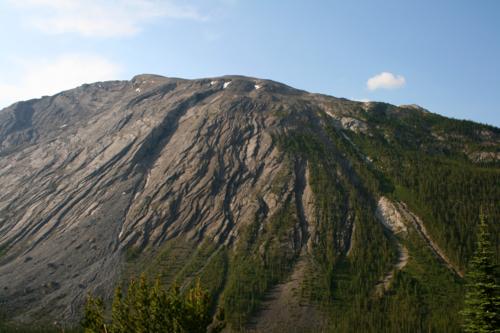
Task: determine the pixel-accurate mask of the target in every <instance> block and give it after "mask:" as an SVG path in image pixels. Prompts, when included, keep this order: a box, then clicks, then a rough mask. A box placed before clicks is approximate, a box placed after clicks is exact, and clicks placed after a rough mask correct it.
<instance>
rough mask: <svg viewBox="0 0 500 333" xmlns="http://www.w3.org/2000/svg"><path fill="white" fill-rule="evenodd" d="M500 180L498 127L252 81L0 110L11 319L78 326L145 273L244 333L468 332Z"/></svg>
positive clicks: (170, 81) (146, 87)
mask: <svg viewBox="0 0 500 333" xmlns="http://www.w3.org/2000/svg"><path fill="white" fill-rule="evenodd" d="M499 166H500V130H499V129H498V128H495V127H492V126H487V125H481V124H476V123H473V122H469V121H459V120H453V119H448V118H445V117H442V116H439V115H436V114H433V113H431V112H429V111H427V110H425V109H423V108H421V107H418V106H415V105H408V106H404V105H403V106H400V107H396V106H393V105H390V104H386V103H377V102H354V101H349V100H346V99H342V98H335V97H331V96H326V95H321V94H312V93H308V92H305V91H302V90H297V89H294V88H291V87H289V86H286V85H284V84H280V83H277V82H274V81H270V80H262V79H256V78H248V77H242V76H224V77H218V78H208V79H198V80H184V79H176V78H166V77H162V76H157V75H139V76H136V77H134V78H133V79H132V80H130V81H110V82H98V83H94V84H86V85H83V86H81V87H78V88H76V89H73V90H69V91H65V92H62V93H60V94H57V95H55V96H51V97H43V98H41V99H37V100H30V101H25V102H19V103H16V104H14V105H12V106H10V107H8V108H6V109H4V110H2V111H0V188H1V189H2V191H1V193H0V302H1V304H2V308H1V309H2V311H3V312H4V313H5V314H6V315H7V317H8V318H11V320H13V321H19V322H43V321H53V320H62V321H65V322H67V323H74V322H76V321H77V320H78V319H79V317H80V315H81V307H82V304H83V302H84V300H85V297H86V295H87V294H88V293H89V292H90V293H93V294H98V295H102V296H103V297H104V298H105V299H109V298H110V296H111V294H112V292H113V288H114V286H115V285H116V284H117V283H119V282H120V281H125V280H127V279H128V278H129V277H130V276H132V275H137V274H139V273H140V272H143V271H144V272H148V273H149V275H151V276H155V275H158V276H160V277H161V279H162V282H163V283H164V284H165V285H169V284H172V283H174V282H176V283H177V284H178V285H180V286H181V288H184V287H186V286H189V285H190V284H192V283H193V281H194V280H195V279H196V278H199V279H200V280H201V282H202V284H203V285H204V286H206V288H208V290H209V291H210V292H211V294H212V295H213V300H212V302H213V304H214V306H215V305H216V304H217V305H222V306H223V307H224V309H225V311H226V317H227V320H228V322H229V324H230V327H231V328H232V329H234V330H238V329H249V330H257V331H272V330H276V329H284V330H286V331H294V330H295V331H298V332H302V331H308V330H313V331H315V330H316V331H319V330H321V329H326V328H333V329H337V330H338V331H349V329H353V330H356V328H359V329H363V330H368V331H370V330H373V331H384V330H387V331H390V330H393V331H401V330H402V328H404V327H414V328H415V330H416V331H419V328H421V330H434V331H443V329H446V330H451V331H454V330H455V329H457V330H458V320H457V314H458V311H459V309H460V305H461V302H462V297H463V285H462V277H463V273H464V270H465V269H466V267H467V262H468V260H469V258H470V257H471V255H472V253H473V251H474V246H475V245H474V244H475V234H476V230H477V224H478V221H479V210H480V208H482V209H483V211H484V212H485V213H486V215H487V216H488V219H489V220H490V221H495V220H496V221H498V218H499V217H500V206H499V205H498V198H500V187H499V186H498V184H500V168H499ZM491 228H492V229H491V230H492V232H494V233H492V234H496V235H498V234H500V233H499V231H500V230H499V226H498V224H497V225H495V224H491ZM499 253H500V245H499V244H498V242H497V248H496V254H497V258H496V260H497V261H498V257H499V255H498V254H499ZM422 309H424V310H422ZM403 313H404V315H402V314H403Z"/></svg>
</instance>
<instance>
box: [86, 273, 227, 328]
mask: <svg viewBox="0 0 500 333" xmlns="http://www.w3.org/2000/svg"><path fill="white" fill-rule="evenodd" d="M223 316H224V314H223V311H219V312H218V316H217V320H216V323H214V324H213V325H212V323H213V317H212V313H211V311H210V297H209V295H208V294H207V293H206V291H204V290H203V289H202V288H201V285H200V283H199V281H198V282H197V283H196V284H195V285H194V287H192V288H191V289H189V290H188V291H187V292H186V293H185V295H182V294H181V292H180V291H179V289H178V288H177V287H175V286H174V287H171V288H170V289H169V290H168V291H166V290H165V289H163V288H162V286H161V282H160V280H159V279H157V280H156V281H155V283H154V284H153V283H149V282H148V281H147V279H146V277H145V275H142V276H141V278H140V280H139V281H135V280H132V281H131V282H130V283H129V287H128V290H127V293H126V295H123V293H122V290H121V287H120V286H118V287H117V288H116V290H115V295H114V298H113V305H112V313H111V319H110V320H106V318H105V309H104V303H103V302H102V300H101V299H99V298H93V297H91V296H89V297H88V300H87V303H86V305H85V310H84V318H83V320H82V326H83V328H84V330H85V333H104V332H106V333H107V332H110V333H128V332H137V333H156V332H172V333H176V332H178V333H183V332H186V333H187V332H189V333H201V332H208V331H210V332H220V331H221V330H222V329H223V328H224V322H223ZM209 327H210V329H209Z"/></svg>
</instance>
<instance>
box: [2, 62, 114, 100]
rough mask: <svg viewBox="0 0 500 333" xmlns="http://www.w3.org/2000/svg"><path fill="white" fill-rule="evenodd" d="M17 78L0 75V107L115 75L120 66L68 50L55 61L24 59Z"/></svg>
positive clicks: (109, 78) (112, 77)
mask: <svg viewBox="0 0 500 333" xmlns="http://www.w3.org/2000/svg"><path fill="white" fill-rule="evenodd" d="M19 65H20V68H19V70H16V72H17V73H19V75H18V76H17V79H13V80H3V81H2V80H1V79H0V107H4V106H7V105H9V104H12V103H13V102H16V101H19V100H26V99H30V98H36V97H41V96H43V95H52V94H55V93H58V92H60V91H62V90H66V89H70V88H74V87H76V86H79V85H81V84H83V83H91V82H95V81H104V80H111V79H116V78H117V77H118V75H119V73H120V72H121V69H120V66H119V65H117V64H115V63H113V62H111V61H109V60H108V59H106V58H103V57H101V56H97V55H82V54H66V55H61V56H59V57H57V58H56V59H54V60H52V61H48V60H39V59H37V60H22V61H20V62H19Z"/></svg>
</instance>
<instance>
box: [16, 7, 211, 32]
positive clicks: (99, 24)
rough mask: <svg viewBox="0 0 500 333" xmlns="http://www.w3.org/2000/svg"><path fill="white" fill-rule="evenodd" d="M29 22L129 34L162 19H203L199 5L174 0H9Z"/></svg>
mask: <svg viewBox="0 0 500 333" xmlns="http://www.w3.org/2000/svg"><path fill="white" fill-rule="evenodd" d="M8 1H9V2H10V3H11V4H12V5H13V6H16V7H18V8H19V9H21V10H23V16H24V17H25V19H26V20H27V21H28V23H29V24H30V25H31V26H33V27H35V28H37V29H38V30H40V31H42V32H44V33H47V34H63V33H76V34H79V35H82V36H85V37H127V36H133V35H135V34H137V33H139V32H140V31H141V30H142V28H143V26H144V25H145V24H147V23H148V22H150V21H152V20H155V19H158V18H173V19H188V20H197V21H203V20H205V19H206V17H205V16H203V15H201V14H200V12H199V10H198V9H197V8H196V7H193V6H189V5H179V4H177V3H175V2H173V0H161V1H160V0H8Z"/></svg>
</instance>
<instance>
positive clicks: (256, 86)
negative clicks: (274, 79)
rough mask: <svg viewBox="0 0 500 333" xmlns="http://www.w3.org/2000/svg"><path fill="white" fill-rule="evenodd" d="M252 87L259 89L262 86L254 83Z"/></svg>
mask: <svg viewBox="0 0 500 333" xmlns="http://www.w3.org/2000/svg"><path fill="white" fill-rule="evenodd" d="M254 87H255V89H257V90H259V89H260V88H261V87H262V86H260V85H258V84H256V85H255V86H254Z"/></svg>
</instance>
